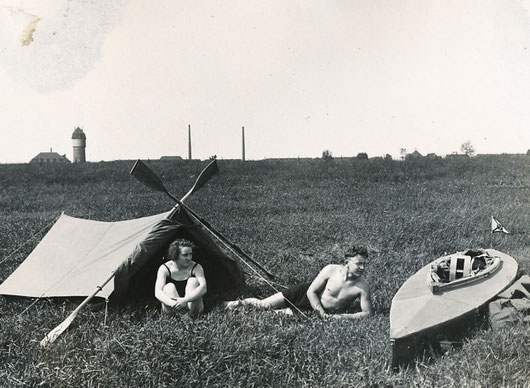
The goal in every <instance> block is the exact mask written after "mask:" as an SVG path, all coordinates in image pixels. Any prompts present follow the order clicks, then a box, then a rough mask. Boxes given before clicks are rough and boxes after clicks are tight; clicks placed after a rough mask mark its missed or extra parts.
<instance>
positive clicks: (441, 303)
mask: <svg viewBox="0 0 530 388" xmlns="http://www.w3.org/2000/svg"><path fill="white" fill-rule="evenodd" d="M486 251H487V252H488V253H489V254H490V255H491V256H498V257H500V259H501V263H500V266H499V268H498V269H497V270H496V271H495V272H494V273H492V274H491V276H488V277H485V278H482V279H479V280H476V281H474V282H471V283H469V284H468V285H466V284H463V285H461V286H459V287H457V288H454V289H449V290H447V291H444V292H441V293H439V294H433V293H432V292H431V290H430V288H429V286H428V284H427V282H426V279H427V278H428V274H429V271H430V268H431V264H432V263H429V264H427V265H426V266H425V267H423V268H422V269H420V270H419V271H418V272H416V273H415V274H414V275H413V276H411V277H410V278H409V279H408V280H407V281H406V282H405V283H403V285H402V286H401V288H400V289H399V290H398V292H397V293H396V295H395V296H394V298H393V299H392V306H391V308H390V339H391V340H398V339H401V338H405V337H408V336H411V335H415V334H418V333H422V332H424V331H428V330H432V329H435V328H436V327H439V326H443V325H447V324H449V323H451V322H453V321H455V320H457V319H458V318H459V317H462V316H464V315H466V314H469V313H471V312H473V311H474V310H476V309H477V308H479V307H480V306H482V305H483V304H485V303H486V302H488V301H489V300H490V299H492V298H493V297H495V296H496V295H497V294H498V293H500V292H501V291H502V290H503V289H505V288H506V287H508V286H509V285H510V284H511V283H512V282H513V280H514V279H515V276H516V274H517V262H516V261H515V260H514V259H513V258H512V257H511V256H509V255H507V254H505V253H502V252H499V251H497V250H494V249H486Z"/></svg>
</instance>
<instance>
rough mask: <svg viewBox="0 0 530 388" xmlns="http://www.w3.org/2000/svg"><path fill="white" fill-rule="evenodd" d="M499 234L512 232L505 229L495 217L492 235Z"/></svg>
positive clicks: (492, 224) (492, 222) (492, 219)
mask: <svg viewBox="0 0 530 388" xmlns="http://www.w3.org/2000/svg"><path fill="white" fill-rule="evenodd" d="M497 232H501V233H506V234H510V232H509V231H508V229H506V228H505V227H504V226H503V225H502V224H501V223H500V222H499V220H498V219H496V218H495V217H493V216H491V233H497Z"/></svg>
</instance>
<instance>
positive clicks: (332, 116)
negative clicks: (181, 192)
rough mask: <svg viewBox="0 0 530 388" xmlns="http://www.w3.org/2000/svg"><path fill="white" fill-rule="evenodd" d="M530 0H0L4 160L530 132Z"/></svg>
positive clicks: (519, 147)
mask: <svg viewBox="0 0 530 388" xmlns="http://www.w3.org/2000/svg"><path fill="white" fill-rule="evenodd" d="M529 106H530V0H493V1H492V0H482V1H478V0H477V1H470V0H459V1H456V0H439V1H432V0H415V1H409V0H387V1H381V0H344V1H335V0H326V1H324V0H321V1H311V0H303V1H302V0H294V1H285V0H281V1H275V0H271V1H255V0H241V1H230V0H227V1H222V2H220V1H203V0H197V1H178V0H172V1H166V0H157V1H155V2H147V1H141V0H130V1H127V0H114V1H108V0H70V1H68V0H47V1H41V0H0V109H1V111H0V133H1V135H0V136H1V138H0V163H20V162H28V161H29V160H30V159H31V158H32V157H33V156H35V155H36V154H37V153H39V152H41V151H48V150H49V149H50V148H53V150H54V151H57V152H59V153H60V154H66V155H67V157H68V158H69V159H72V145H71V138H70V137H71V134H72V132H73V130H74V128H75V127H76V126H80V127H82V128H83V129H84V131H85V133H86V136H87V160H89V161H100V160H114V159H136V158H142V159H144V158H151V159H156V158H159V157H160V156H162V155H181V156H184V157H186V156H187V133H188V124H190V125H191V128H192V138H193V156H194V157H195V158H201V159H205V158H208V157H209V156H211V155H214V154H215V155H217V156H218V157H219V158H240V157H241V127H242V126H244V127H245V137H246V157H247V159H261V158H268V157H297V156H300V157H305V156H309V157H319V156H321V154H322V151H323V150H325V149H328V150H330V151H331V152H332V153H333V155H335V156H354V155H356V154H357V153H359V152H367V153H368V155H369V156H380V155H384V154H386V153H389V154H392V155H394V156H396V157H397V156H399V150H400V148H406V149H407V150H408V151H409V152H412V151H414V150H415V149H417V150H418V151H419V152H421V153H423V154H425V153H429V152H435V153H437V154H440V155H445V154H448V153H452V152H454V151H458V150H459V149H460V145H461V144H462V143H463V142H465V141H467V140H469V141H471V142H472V144H473V145H474V146H475V148H476V150H477V152H478V153H500V152H508V153H521V152H526V151H527V149H529V148H530V109H529Z"/></svg>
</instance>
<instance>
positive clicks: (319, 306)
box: [224, 246, 373, 319]
mask: <svg viewBox="0 0 530 388" xmlns="http://www.w3.org/2000/svg"><path fill="white" fill-rule="evenodd" d="M344 256H345V258H344V263H343V264H342V265H339V264H330V265H327V266H325V267H324V268H323V269H322V270H321V271H320V273H319V274H318V275H317V277H316V278H315V280H313V281H312V282H308V283H302V284H298V285H295V286H293V287H290V288H288V289H287V290H285V291H282V292H279V293H277V294H274V295H272V296H269V297H268V298H265V299H257V298H247V299H243V300H235V301H230V302H225V303H224V306H225V307H226V308H228V309H232V308H235V307H239V306H245V305H251V306H256V307H260V308H265V309H272V310H281V311H282V312H285V313H287V314H292V313H293V311H292V310H291V307H293V306H294V308H295V310H315V311H317V312H318V313H319V314H320V315H321V316H322V317H332V318H346V319H358V318H363V317H366V316H369V315H372V314H373V307H372V302H371V299H370V290H369V287H368V283H367V282H366V280H365V279H364V277H363V276H362V275H363V273H364V267H365V264H366V260H367V259H368V251H367V250H366V248H362V247H355V246H354V247H352V248H351V249H350V250H349V251H347V252H346V253H345V255H344ZM357 298H359V299H360V302H361V311H360V312H358V313H354V314H349V313H344V310H345V309H347V308H348V307H350V306H351V304H352V302H353V301H354V300H355V299H357Z"/></svg>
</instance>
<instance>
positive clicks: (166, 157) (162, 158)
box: [160, 155, 184, 162]
mask: <svg viewBox="0 0 530 388" xmlns="http://www.w3.org/2000/svg"><path fill="white" fill-rule="evenodd" d="M160 160H165V161H166V162H169V161H171V160H184V159H182V156H178V155H177V156H161V157H160Z"/></svg>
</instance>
